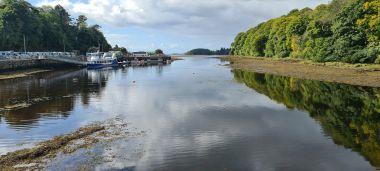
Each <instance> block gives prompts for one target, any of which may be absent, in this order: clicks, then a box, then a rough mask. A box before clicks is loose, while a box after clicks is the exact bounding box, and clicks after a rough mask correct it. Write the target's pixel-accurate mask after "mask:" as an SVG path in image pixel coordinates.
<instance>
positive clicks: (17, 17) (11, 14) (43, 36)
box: [0, 0, 111, 53]
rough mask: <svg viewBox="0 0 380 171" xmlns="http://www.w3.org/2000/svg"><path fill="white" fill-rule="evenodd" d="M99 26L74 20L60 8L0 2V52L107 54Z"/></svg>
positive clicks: (16, 0) (7, 0)
mask: <svg viewBox="0 0 380 171" xmlns="http://www.w3.org/2000/svg"><path fill="white" fill-rule="evenodd" d="M100 28H101V27H100V26H99V25H91V26H88V24H87V17H86V16H84V15H80V16H79V17H78V18H77V19H75V20H74V19H73V18H71V17H70V15H69V13H68V12H67V11H66V10H65V9H64V8H63V7H62V6H60V5H57V6H55V7H51V6H43V7H34V6H32V5H31V4H30V3H28V2H26V1H24V0H1V1H0V51H9V50H14V51H24V40H25V45H26V50H27V51H73V50H78V51H80V52H81V53H85V52H87V51H88V50H90V49H92V50H94V49H95V50H101V51H108V50H110V49H111V45H110V44H109V43H108V42H107V40H106V38H105V37H104V35H103V33H102V32H101V31H100Z"/></svg>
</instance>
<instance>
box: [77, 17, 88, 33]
mask: <svg viewBox="0 0 380 171" xmlns="http://www.w3.org/2000/svg"><path fill="white" fill-rule="evenodd" d="M77 27H78V29H79V30H81V29H86V28H87V17H86V16H84V15H79V16H78V19H77Z"/></svg>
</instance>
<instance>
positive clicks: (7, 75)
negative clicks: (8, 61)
mask: <svg viewBox="0 0 380 171" xmlns="http://www.w3.org/2000/svg"><path fill="white" fill-rule="evenodd" d="M49 71H52V70H49V69H37V68H36V69H27V70H17V71H7V72H0V81H1V80H8V79H16V78H23V77H28V76H32V75H34V74H39V73H43V72H49Z"/></svg>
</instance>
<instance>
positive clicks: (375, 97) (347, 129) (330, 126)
mask: <svg viewBox="0 0 380 171" xmlns="http://www.w3.org/2000/svg"><path fill="white" fill-rule="evenodd" d="M233 73H234V77H235V79H236V80H238V81H239V82H242V83H244V84H246V85H247V86H248V87H250V88H252V89H254V90H255V91H257V92H259V93H261V94H264V95H266V96H268V97H269V98H271V99H273V100H275V101H277V102H279V103H282V104H284V105H286V106H287V107H288V108H290V109H298V110H304V111H307V112H308V113H309V114H310V115H311V117H313V118H315V119H316V120H318V121H319V123H320V124H321V126H322V128H323V130H324V132H325V134H326V135H328V136H330V137H332V139H333V140H334V142H335V143H336V144H339V145H343V146H344V147H346V148H351V149H353V150H354V151H357V152H360V154H362V155H363V156H364V157H365V158H366V159H367V160H368V161H370V162H371V164H373V165H374V166H376V167H380V137H379V136H378V135H379V134H380V89H378V88H365V87H357V86H350V85H344V84H334V83H326V82H320V81H313V80H301V79H296V78H290V77H283V76H274V75H268V74H258V73H253V72H249V71H244V70H234V71H233Z"/></svg>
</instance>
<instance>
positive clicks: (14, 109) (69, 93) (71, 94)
mask: <svg viewBox="0 0 380 171" xmlns="http://www.w3.org/2000/svg"><path fill="white" fill-rule="evenodd" d="M111 73H112V72H109V71H108V70H86V69H84V70H78V71H72V70H66V71H55V72H48V73H41V74H38V75H35V76H33V77H26V78H19V79H12V80H3V81H1V82H0V109H1V111H0V121H1V122H3V121H4V122H6V123H8V124H9V125H10V126H11V127H13V128H16V129H25V128H31V127H35V126H37V125H38V121H39V120H41V119H59V118H67V117H68V116H69V114H70V111H71V110H72V109H73V107H74V103H75V101H76V99H80V100H81V102H82V103H83V104H85V105H86V104H88V103H89V102H88V100H89V99H90V97H91V96H98V97H100V94H101V92H102V90H103V89H104V87H106V83H107V80H108V77H109V74H111Z"/></svg>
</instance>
